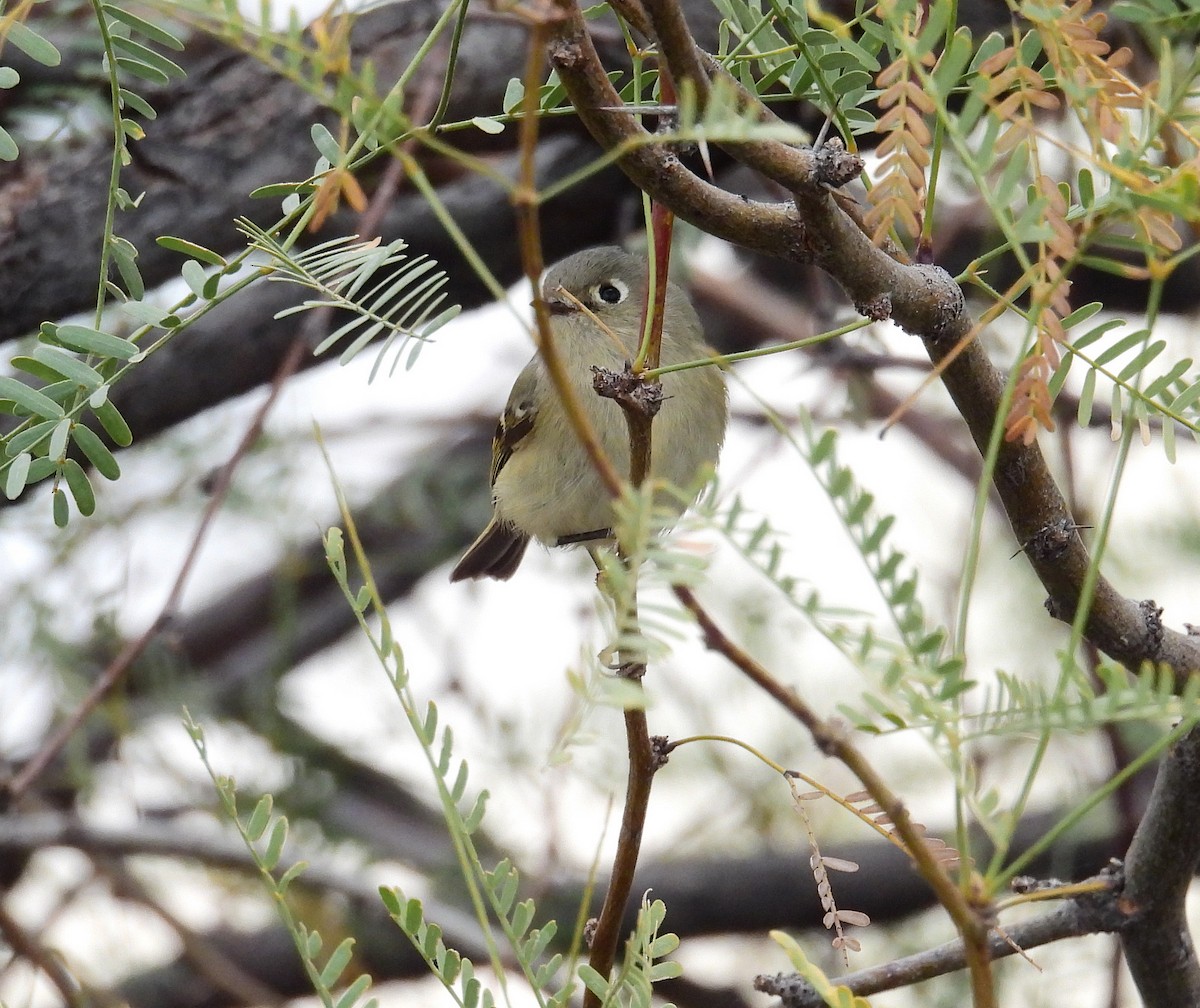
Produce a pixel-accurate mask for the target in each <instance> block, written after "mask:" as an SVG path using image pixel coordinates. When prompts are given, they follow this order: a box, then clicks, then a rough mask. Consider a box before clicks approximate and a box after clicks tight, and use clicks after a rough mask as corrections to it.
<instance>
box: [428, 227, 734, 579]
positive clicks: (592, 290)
mask: <svg viewBox="0 0 1200 1008" xmlns="http://www.w3.org/2000/svg"><path fill="white" fill-rule="evenodd" d="M646 269H647V267H646V261H645V260H644V259H641V258H638V257H637V256H633V255H630V254H629V253H627V252H625V251H623V250H622V249H619V248H616V247H611V246H604V247H600V248H592V249H586V250H585V251H583V252H578V253H576V254H575V255H573V256H570V257H568V258H567V259H564V260H563V261H562V262H560V263H558V264H557V265H555V266H552V267H551V268H550V269H549V270H548V271H547V272H546V276H545V279H544V280H543V282H542V297H543V299H544V300H545V301H546V303H547V305H548V306H549V308H550V311H551V316H552V318H551V326H552V329H553V334H554V339H555V345H556V347H557V348H558V351H559V353H560V355H561V356H562V358H563V362H564V365H565V366H566V370H567V373H568V375H569V376H570V379H571V382H572V384H573V386H574V390H575V393H576V396H577V398H578V400H579V402H580V404H581V406H582V408H583V409H584V410H585V411H586V412H587V415H588V417H589V418H590V420H591V421H592V425H593V427H594V428H595V429H596V431H597V433H598V435H599V437H600V441H601V444H602V446H603V448H604V450H605V452H606V453H607V455H608V456H609V458H610V459H612V460H613V463H614V465H615V466H616V467H617V469H618V471H619V472H620V473H621V474H622V475H623V476H625V477H628V475H629V436H628V428H627V426H626V423H625V418H624V416H623V414H622V412H621V408H620V406H618V405H617V404H616V403H615V402H614V401H612V400H611V399H601V398H600V397H598V396H597V395H596V393H595V391H594V390H593V388H592V371H591V368H592V366H596V367H603V368H608V369H611V370H613V371H620V370H621V369H622V368H623V367H624V365H625V362H626V361H630V360H632V359H633V358H634V356H635V355H636V354H637V349H638V342H639V340H640V337H641V330H640V324H641V318H642V306H643V304H644V302H645V300H646V290H647V277H646ZM576 300H577V301H578V302H582V303H583V304H584V305H586V306H587V308H588V309H589V310H590V311H591V312H593V313H594V314H595V316H596V318H597V319H599V320H600V321H601V322H603V323H604V326H605V327H606V328H607V329H608V330H609V331H607V332H606V331H605V328H602V327H601V326H599V325H597V323H596V322H595V321H593V319H592V318H590V317H589V316H588V315H587V314H586V313H585V312H584V311H582V310H581V309H580V308H579V305H578V304H577V303H576ZM664 320H665V321H664V324H663V338H662V351H661V363H662V364H664V365H666V364H677V363H681V362H683V361H688V360H697V359H701V358H703V357H705V356H707V355H708V353H709V351H708V349H707V348H706V347H705V345H704V333H703V329H702V327H701V325H700V320H699V318H698V317H697V315H696V312H695V309H694V308H693V307H692V305H691V302H690V301H689V300H688V298H687V295H686V294H684V292H683V291H682V290H681V289H680V288H679V287H677V286H676V285H675V284H673V283H672V284H669V285H668V287H667V295H666V306H665V311H664ZM662 385H663V393H664V402H663V405H662V409H661V410H660V412H659V414H658V416H657V417H656V418H655V420H654V424H653V427H652V428H651V430H652V448H651V466H650V475H651V477H652V478H656V479H661V480H666V481H667V482H670V483H673V484H675V485H676V486H680V487H687V486H691V485H693V484H694V482H695V479H696V476H697V474H698V472H699V471H700V470H701V468H703V467H705V466H710V465H713V464H715V463H716V460H717V455H718V453H719V452H720V449H721V443H722V441H723V440H724V437H725V425H726V421H727V415H728V407H727V402H726V399H727V396H726V391H725V383H724V381H723V380H722V378H721V374H720V371H719V370H718V369H717V368H716V367H703V368H694V369H689V370H686V371H680V372H672V373H669V374H666V375H663V376H662ZM491 478H492V498H493V502H494V513H493V517H492V520H491V522H490V523H489V524H488V527H487V528H486V529H485V530H484V531H483V533H482V534H481V535H480V537H479V539H477V540H476V542H475V543H474V544H473V545H472V546H471V548H470V549H468V550H467V552H466V553H465V554H464V556H463V558H462V559H461V560H460V561H459V563H458V565H457V566H456V567H455V568H454V571H453V572H452V573H451V575H450V577H451V580H453V581H459V580H463V579H465V578H477V577H494V578H499V579H501V580H503V579H507V578H509V577H511V576H512V575H513V573H514V572H515V571H516V569H517V566H518V565H519V564H520V562H521V558H522V556H523V555H524V553H525V547H526V546H527V545H528V542H529V539H530V538H534V539H538V540H540V541H541V542H544V543H546V544H547V545H555V544H557V543H559V542H560V540H563V539H571V538H572V537H579V536H583V535H586V534H588V533H595V534H596V536H597V537H601V536H602V535H603V533H604V531H605V530H607V529H608V527H609V526H610V525H611V524H612V506H611V503H610V501H609V497H608V494H607V492H606V491H605V488H604V485H603V484H602V482H601V481H600V478H599V476H598V475H597V474H596V471H595V469H594V468H593V466H592V464H591V461H590V460H589V458H588V456H587V453H586V452H585V451H584V449H583V448H582V446H581V445H580V444H579V442H578V440H577V439H576V437H575V434H574V431H573V429H572V427H571V424H570V422H569V421H568V419H567V416H566V412H565V410H564V409H563V405H562V402H561V400H560V399H559V397H558V394H557V392H556V390H555V388H554V386H553V384H552V382H551V380H550V377H549V375H548V374H547V372H546V369H545V366H544V365H543V363H542V360H541V358H540V356H537V355H535V356H534V358H533V359H532V360H531V361H530V362H529V363H528V364H527V365H526V366H525V368H524V370H522V372H521V373H520V375H519V376H518V377H517V380H516V382H515V383H514V384H513V388H512V392H511V393H510V394H509V398H508V403H507V404H506V406H505V408H504V414H503V416H502V417H501V419H500V423H499V425H498V426H497V429H496V438H495V440H494V442H493V453H492V473H491Z"/></svg>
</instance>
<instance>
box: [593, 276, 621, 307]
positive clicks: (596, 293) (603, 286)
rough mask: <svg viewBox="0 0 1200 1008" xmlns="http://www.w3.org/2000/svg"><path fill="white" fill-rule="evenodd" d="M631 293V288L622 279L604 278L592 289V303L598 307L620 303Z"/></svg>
mask: <svg viewBox="0 0 1200 1008" xmlns="http://www.w3.org/2000/svg"><path fill="white" fill-rule="evenodd" d="M628 294H629V288H628V287H626V286H625V284H623V283H622V282H621V281H620V280H604V281H602V282H600V283H598V284H596V286H595V287H593V288H592V290H591V295H592V303H593V304H594V305H596V307H598V308H599V307H601V306H602V305H618V304H620V303H621V302H622V301H624V300H625V298H626V297H627V296H628Z"/></svg>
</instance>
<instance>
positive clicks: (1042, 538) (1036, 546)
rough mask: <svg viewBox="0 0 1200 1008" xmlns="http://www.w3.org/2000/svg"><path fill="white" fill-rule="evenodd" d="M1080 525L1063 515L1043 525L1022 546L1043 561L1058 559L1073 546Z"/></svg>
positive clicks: (1039, 560)
mask: <svg viewBox="0 0 1200 1008" xmlns="http://www.w3.org/2000/svg"><path fill="white" fill-rule="evenodd" d="M1078 529H1079V526H1078V525H1076V524H1075V522H1073V521H1072V520H1071V519H1070V518H1069V517H1067V516H1066V515H1063V516H1062V517H1060V518H1056V519H1055V520H1054V521H1052V522H1051V523H1050V524H1049V525H1043V526H1042V527H1041V528H1040V529H1038V531H1037V532H1036V533H1034V534H1033V535H1032V536H1031V537H1030V538H1029V539H1028V540H1027V541H1026V542H1025V545H1024V546H1022V547H1021V548H1022V549H1023V550H1025V551H1026V552H1028V554H1029V555H1030V557H1031V558H1033V559H1034V560H1036V561H1038V562H1041V563H1048V562H1051V561H1054V560H1057V559H1058V558H1059V557H1061V556H1062V555H1063V554H1064V553H1065V552H1066V551H1067V550H1068V549H1070V547H1071V543H1072V542H1073V541H1074V539H1075V535H1076V532H1077V531H1078Z"/></svg>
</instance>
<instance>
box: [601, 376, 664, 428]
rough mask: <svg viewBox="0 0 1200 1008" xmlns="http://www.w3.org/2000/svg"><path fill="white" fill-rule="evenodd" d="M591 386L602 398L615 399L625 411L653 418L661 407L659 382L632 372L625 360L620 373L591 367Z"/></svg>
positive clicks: (660, 386)
mask: <svg viewBox="0 0 1200 1008" xmlns="http://www.w3.org/2000/svg"><path fill="white" fill-rule="evenodd" d="M592 388H594V389H595V390H596V394H597V395H598V396H600V397H601V398H603V399H615V400H616V402H617V405H618V406H620V407H621V409H623V410H624V411H625V412H626V413H633V414H636V415H637V416H642V417H645V418H646V419H648V420H649V419H653V418H654V417H656V416H657V415H658V411H659V410H660V409H662V404H663V388H662V383H661V382H657V381H654V382H648V381H646V379H645V378H643V377H642V376H641V375H639V374H634V373H633V370H632V369H631V368H630V366H629V362H628V361H626V362H625V370H624V371H623V372H621V373H620V374H617V372H615V371H610V370H609V369H608V368H601V367H593V368H592Z"/></svg>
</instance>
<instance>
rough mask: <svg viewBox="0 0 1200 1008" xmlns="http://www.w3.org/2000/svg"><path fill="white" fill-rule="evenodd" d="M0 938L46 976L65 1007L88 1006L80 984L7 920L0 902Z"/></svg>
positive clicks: (47, 951) (58, 960)
mask: <svg viewBox="0 0 1200 1008" xmlns="http://www.w3.org/2000/svg"><path fill="white" fill-rule="evenodd" d="M0 938H2V939H4V942H5V943H6V944H7V945H8V947H9V948H10V949H12V951H13V952H14V953H15V954H16V955H19V956H21V957H22V958H23V959H25V960H27V961H28V962H30V963H32V964H33V965H34V966H36V967H37V968H38V969H40V970H41V971H42V972H43V973H44V974H46V977H47V979H48V980H49V981H50V982H51V983H52V984H54V986H55V987H56V988H57V989H58V992H59V994H61V995H62V998H63V1002H64V1003H65V1004H67V1005H70V1006H71V1008H83V1006H85V1005H87V1004H88V1000H89V999H87V998H85V997H84V996H83V994H82V991H81V990H80V987H79V983H78V982H77V981H76V979H75V978H74V977H73V976H71V974H70V973H68V972H67V969H66V967H65V966H64V965H63V962H62V959H61V958H60V957H59V956H57V955H56V954H55V953H54V952H53V951H52V950H50V949H48V948H46V947H45V946H44V945H43V944H42V943H41V942H40V941H38V940H37V939H36V938H35V937H34V936H33V935H31V934H29V932H28V931H26V930H25V928H23V927H22V926H21V925H20V924H18V923H17V922H16V921H15V920H14V919H13V918H12V917H10V916H9V914H8V911H7V910H5V909H4V904H3V903H0ZM111 1002H112V1003H113V1004H115V1003H116V998H112V999H111Z"/></svg>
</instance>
